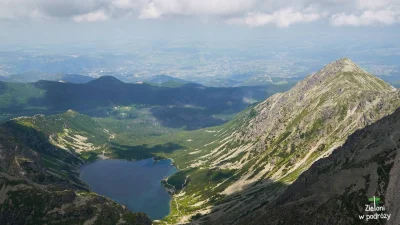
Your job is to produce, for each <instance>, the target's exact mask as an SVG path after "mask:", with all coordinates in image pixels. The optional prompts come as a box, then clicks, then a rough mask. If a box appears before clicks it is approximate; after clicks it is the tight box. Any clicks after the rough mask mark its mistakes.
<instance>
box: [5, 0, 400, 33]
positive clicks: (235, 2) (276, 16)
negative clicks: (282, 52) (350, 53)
mask: <svg viewBox="0 0 400 225" xmlns="http://www.w3.org/2000/svg"><path fill="white" fill-rule="evenodd" d="M399 7H400V0H296V1H293V0H279V1H277V0H0V19H12V20H19V19H28V20H30V19H70V20H73V21H75V22H91V21H101V20H109V19H119V18H131V19H137V18H139V19H159V18H166V19H168V18H171V17H198V18H200V19H202V20H203V19H205V20H204V21H221V22H228V23H231V24H242V25H247V26H253V27H254V26H262V25H268V24H272V25H275V26H278V27H288V26H291V25H292V24H298V23H310V22H313V21H317V20H323V19H326V18H330V19H329V21H330V22H331V24H332V25H334V26H345V25H351V26H368V25H391V24H395V23H397V22H398V21H399V13H398V12H399V10H398V9H399Z"/></svg>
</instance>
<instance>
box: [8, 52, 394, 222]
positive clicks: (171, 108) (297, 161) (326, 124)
mask: <svg viewBox="0 0 400 225" xmlns="http://www.w3.org/2000/svg"><path fill="white" fill-rule="evenodd" d="M156 81H158V80H155V81H154V83H153V84H146V83H145V84H127V83H123V82H121V81H119V80H117V79H116V78H113V77H101V78H99V79H96V80H91V81H88V82H86V83H76V84H75V83H62V82H54V81H38V82H35V83H8V82H1V83H0V108H1V115H0V116H1V117H2V120H3V121H4V123H3V124H2V125H1V126H0V224H10V225H11V224H85V225H88V224H218V225H224V224H243V225H245V224H343V225H344V224H366V223H373V224H377V223H378V224H385V223H386V224H398V223H399V222H400V220H399V218H400V208H399V207H398V205H399V204H400V194H399V192H398V190H397V187H399V186H400V179H399V174H398V173H399V171H400V154H399V153H400V133H399V129H400V110H399V109H398V108H399V107H400V91H399V90H397V89H396V88H394V87H392V86H391V85H389V84H387V83H385V82H384V81H383V80H381V79H379V78H377V77H375V76H373V75H372V74H370V73H368V72H366V71H365V70H363V69H361V68H360V67H359V66H358V65H356V64H355V63H353V62H352V61H351V60H350V59H347V58H343V59H340V60H338V61H335V62H332V63H330V64H328V65H327V66H325V67H324V68H323V69H321V70H320V71H318V72H316V73H314V74H312V75H310V76H308V77H306V78H305V79H304V80H302V81H300V82H298V83H297V84H296V85H294V86H291V85H284V84H283V85H266V86H248V87H232V88H211V87H205V86H201V85H198V84H193V83H182V84H179V85H176V83H174V85H171V86H168V85H160V84H159V83H157V82H156ZM176 82H178V81H176ZM148 158H154V159H155V160H160V159H172V161H173V164H174V165H175V167H176V168H177V169H178V172H177V173H174V174H173V175H171V176H169V177H167V178H165V179H164V180H163V181H162V184H163V185H164V187H165V189H166V190H168V192H169V193H170V195H171V197H172V200H171V202H170V213H169V214H168V215H167V216H166V217H165V218H163V219H162V220H154V221H151V220H150V218H149V217H148V216H147V215H146V214H144V213H142V212H131V211H130V210H128V209H127V208H126V207H125V206H122V205H119V204H117V203H116V202H114V200H112V199H110V198H107V197H105V196H101V195H99V194H96V193H94V192H93V191H91V189H90V187H89V185H88V184H86V183H85V182H83V181H82V180H81V179H80V177H79V167H80V166H81V165H83V164H85V163H89V162H92V161H95V160H100V159H101V160H106V159H125V160H132V161H134V160H141V159H148ZM372 196H379V197H380V201H381V204H384V205H385V207H386V212H385V213H388V214H390V215H391V217H392V218H391V219H390V220H387V219H385V218H380V219H378V220H370V221H367V220H365V219H360V218H361V217H360V215H361V216H362V215H364V214H365V210H364V206H365V204H368V198H370V197H372ZM364 216H365V215H364Z"/></svg>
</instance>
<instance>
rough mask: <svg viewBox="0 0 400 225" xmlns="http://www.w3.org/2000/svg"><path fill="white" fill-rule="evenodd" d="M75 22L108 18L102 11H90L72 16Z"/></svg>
mask: <svg viewBox="0 0 400 225" xmlns="http://www.w3.org/2000/svg"><path fill="white" fill-rule="evenodd" d="M72 19H73V20H74V21H75V22H95V21H103V20H108V16H107V15H106V14H105V13H104V12H103V11H97V12H90V13H85V14H82V15H77V16H74V17H73V18H72Z"/></svg>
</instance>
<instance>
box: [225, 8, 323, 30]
mask: <svg viewBox="0 0 400 225" xmlns="http://www.w3.org/2000/svg"><path fill="white" fill-rule="evenodd" d="M319 18H321V15H320V14H317V13H303V12H294V11H293V10H292V9H290V8H288V9H282V10H279V11H276V12H274V13H272V14H265V13H249V14H248V15H247V16H245V17H241V18H233V19H228V20H227V21H226V22H227V23H229V24H242V25H247V26H250V27H257V26H262V25H267V24H275V25H276V26H278V27H289V26H290V25H291V24H296V23H306V22H312V21H315V20H318V19H319Z"/></svg>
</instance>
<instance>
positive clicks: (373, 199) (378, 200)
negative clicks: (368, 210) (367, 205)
mask: <svg viewBox="0 0 400 225" xmlns="http://www.w3.org/2000/svg"><path fill="white" fill-rule="evenodd" d="M368 201H369V202H374V203H375V204H377V205H379V202H380V201H381V198H378V197H372V198H369V199H368Z"/></svg>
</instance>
